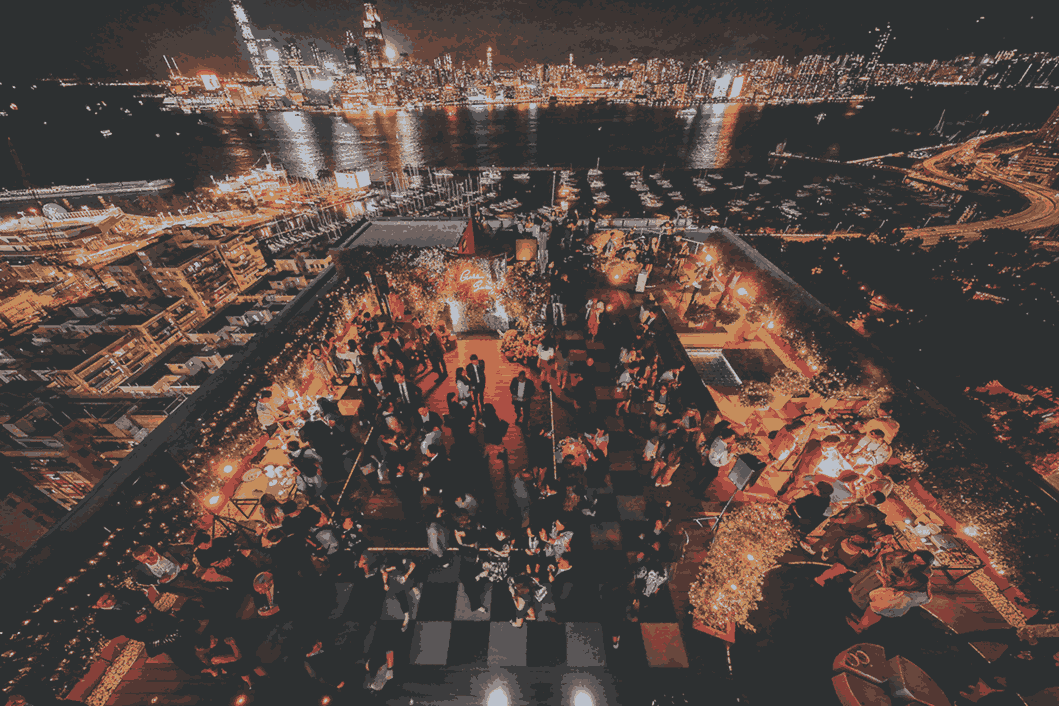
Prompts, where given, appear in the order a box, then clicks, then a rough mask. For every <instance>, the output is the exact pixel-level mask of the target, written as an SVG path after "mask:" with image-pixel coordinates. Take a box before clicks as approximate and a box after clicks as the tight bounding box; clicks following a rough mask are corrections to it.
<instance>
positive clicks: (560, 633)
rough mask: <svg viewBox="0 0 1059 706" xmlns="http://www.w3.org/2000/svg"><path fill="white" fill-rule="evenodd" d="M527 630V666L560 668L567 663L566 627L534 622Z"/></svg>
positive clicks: (559, 624)
mask: <svg viewBox="0 0 1059 706" xmlns="http://www.w3.org/2000/svg"><path fill="white" fill-rule="evenodd" d="M526 629H527V630H528V631H529V632H528V634H527V635H526V666H528V667H558V666H559V665H562V664H564V663H565V662H566V626H565V625H563V624H562V623H546V622H534V623H530V624H528V625H527V626H526Z"/></svg>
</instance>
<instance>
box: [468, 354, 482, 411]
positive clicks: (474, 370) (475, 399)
mask: <svg viewBox="0 0 1059 706" xmlns="http://www.w3.org/2000/svg"><path fill="white" fill-rule="evenodd" d="M467 379H468V380H469V381H470V383H471V404H473V405H474V408H475V409H477V410H478V412H479V413H480V412H481V411H482V401H483V400H484V398H485V361H483V360H479V359H478V356H477V355H474V354H472V355H471V362H470V363H468V364H467Z"/></svg>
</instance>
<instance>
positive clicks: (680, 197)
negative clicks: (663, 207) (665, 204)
mask: <svg viewBox="0 0 1059 706" xmlns="http://www.w3.org/2000/svg"><path fill="white" fill-rule="evenodd" d="M666 196H668V197H669V198H670V199H672V200H673V201H683V200H684V194H682V193H680V192H679V191H670V192H669V193H668V194H666Z"/></svg>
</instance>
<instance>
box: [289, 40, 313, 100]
mask: <svg viewBox="0 0 1059 706" xmlns="http://www.w3.org/2000/svg"><path fill="white" fill-rule="evenodd" d="M283 62H284V64H285V73H286V80H287V81H286V82H287V85H288V86H290V87H295V88H297V89H298V90H299V91H305V90H307V89H308V88H309V87H310V85H311V84H312V80H313V76H312V71H311V70H310V69H309V67H308V66H306V65H305V61H304V60H303V59H302V52H301V49H299V48H298V45H297V44H295V43H294V42H287V43H286V44H284V45H283Z"/></svg>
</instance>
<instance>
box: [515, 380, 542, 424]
mask: <svg viewBox="0 0 1059 706" xmlns="http://www.w3.org/2000/svg"><path fill="white" fill-rule="evenodd" d="M509 389H510V390H511V404H513V405H514V406H515V424H518V423H519V422H522V423H524V424H528V423H529V416H530V400H532V399H533V395H534V393H536V392H537V387H536V386H535V385H534V384H533V381H532V380H530V379H529V378H527V377H526V371H525V370H520V371H518V377H516V378H515V379H514V380H512V381H511V385H510V388H509Z"/></svg>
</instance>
